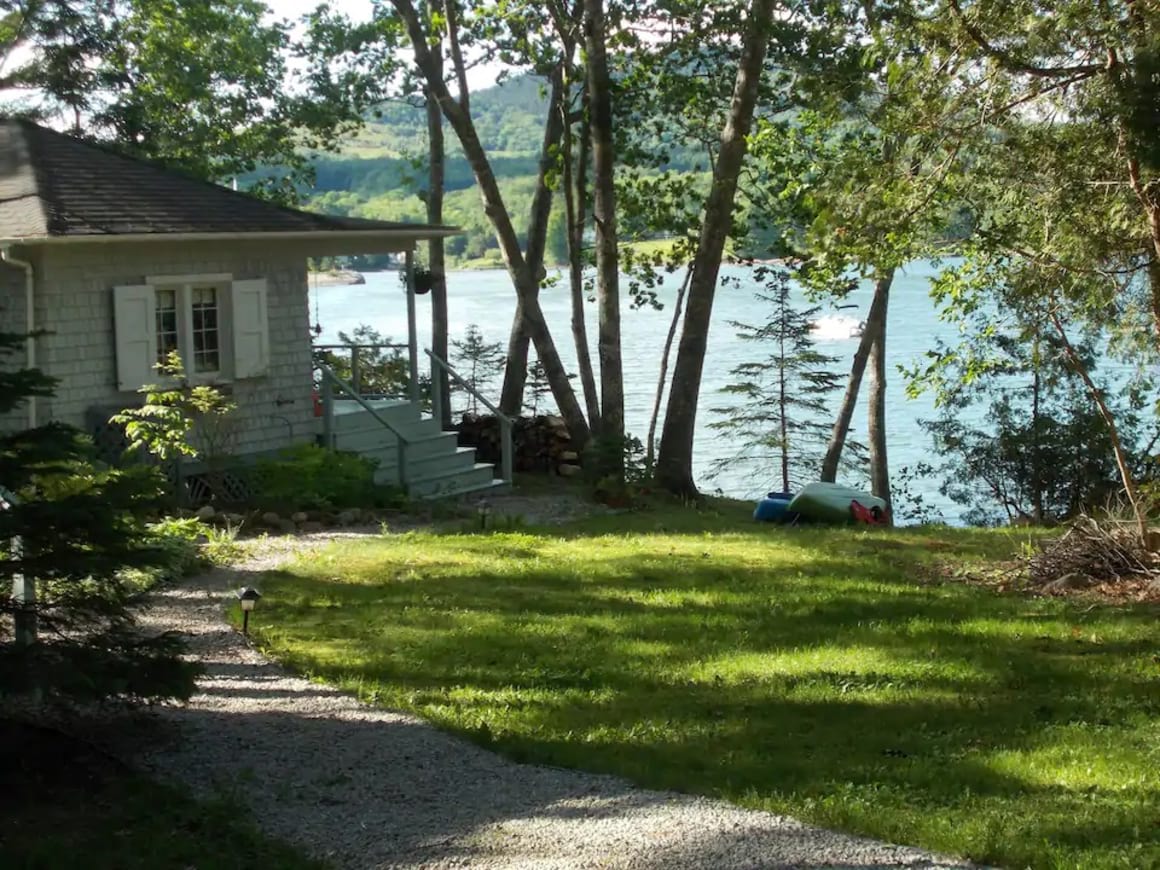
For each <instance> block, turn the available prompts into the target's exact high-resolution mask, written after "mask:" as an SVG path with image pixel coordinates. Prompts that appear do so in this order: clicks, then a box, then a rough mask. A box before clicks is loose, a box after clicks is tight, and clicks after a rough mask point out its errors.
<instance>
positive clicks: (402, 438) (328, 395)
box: [314, 362, 410, 492]
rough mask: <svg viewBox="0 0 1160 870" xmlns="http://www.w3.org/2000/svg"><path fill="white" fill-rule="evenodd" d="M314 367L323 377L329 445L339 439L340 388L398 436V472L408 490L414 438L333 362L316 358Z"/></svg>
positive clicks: (325, 436)
mask: <svg viewBox="0 0 1160 870" xmlns="http://www.w3.org/2000/svg"><path fill="white" fill-rule="evenodd" d="M314 367H315V368H316V369H317V370H318V372H319V375H320V376H321V377H320V379H319V381H320V382H319V398H320V399H321V401H322V439H323V444H324V446H325V447H326V449H327V450H333V449H334V448H335V443H336V436H337V432H336V429H335V419H334V416H335V415H334V398H335V395H334V394H335V389H336V388H337V389H338V390H340V391H341V392H342V393H344V394H345V396H344V398H348V399H352V400H353V401H355V402H357V403H358V404H359V405H360V406H361V407H362V408H363V410H365V411H367V412H369V413H370V415H371V417H373V418H374V420H375V421H376V422H377V423H378V424H379V425H380V426H382V427H383V428H384V429H386V430H387V431H388V432H390V433H391V434H392V435H394V436H395V444H396V446H397V448H398V452H397V453H396V456H395V459H396V462H395V466H396V470H397V472H398V481H399V486H400V487H401V488H402V489H403V491H404V492H406V491H407V487H408V484H409V482H410V481H409V480H408V475H407V446H408V444H409V443H410V442H409V441H408V440H407V436H406V435H404V434H403V433H402V432H400V431H399V429H398V428H397V427H396V426H395V425H394V424H393V423H391V421H390V420H388V419H387V418H386V417H384V416H383V415H382V414H380V413H379V412H378V409H376V408H375V406H374V405H372V404H371V403H370V402H368V401H367V400H366V399H364V398H363V397H362V396H361V395H359V393H358V391H357V390H356V389H355V388H354V385H353V384H349V383H347V382H346V381H344V380H343V379H342V378H340V377H339V376H338V375H336V374H335V373H334V369H332V368H331V367H330V366H328V365H326V364H325V363H321V362H316V363H315V364H314Z"/></svg>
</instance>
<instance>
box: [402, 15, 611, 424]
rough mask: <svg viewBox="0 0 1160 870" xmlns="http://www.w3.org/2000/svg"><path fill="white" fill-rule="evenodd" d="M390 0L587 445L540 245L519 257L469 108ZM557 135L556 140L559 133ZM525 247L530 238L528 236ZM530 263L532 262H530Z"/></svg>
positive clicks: (555, 389)
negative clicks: (543, 281) (551, 325)
mask: <svg viewBox="0 0 1160 870" xmlns="http://www.w3.org/2000/svg"><path fill="white" fill-rule="evenodd" d="M391 4H392V5H393V6H394V8H395V11H396V12H397V13H398V14H399V17H400V18H401V19H402V20H403V22H404V23H405V25H406V27H407V32H408V35H409V37H410V41H411V48H412V50H413V51H414V52H415V63H416V64H417V65H418V67H419V69H420V70H421V71H422V73H423V76H424V79H425V81H426V84H427V87H428V89H429V90H430V91H431V93H432V94H434V95H435V97H436V99H437V100H438V102H439V106H440V108H441V109H442V110H443V117H444V118H446V119H447V122H448V123H449V124H450V125H451V128H452V129H453V130H454V131H455V135H456V136H457V137H458V139H459V144H460V146H461V147H462V148H463V153H464V156H465V157H466V158H467V162H468V164H469V165H470V166H471V171H472V174H473V175H474V176H475V181H476V184H478V185H479V190H480V196H481V197H482V198H483V202H484V209H485V211H486V213H487V216H488V218H489V219H490V220H491V222H492V225H493V226H494V227H495V234H496V240H497V241H498V242H499V246H500V250H501V251H502V253H503V258H504V263H505V265H506V266H507V269H508V274H509V275H510V276H511V279H512V284H513V285H514V286H515V290H516V294H517V296H518V297H519V302H520V305H521V306H522V308H523V315H522V318H523V323H524V327H523V328H524V330H525V331H526V332H527V334H528V335H529V336H530V337H531V339H532V341H534V342H535V345H536V355H537V356H538V357H539V359H540V362H541V363H542V364H543V366H544V373H545V374H546V375H547V378H548V384H549V386H550V387H551V388H552V397H553V398H554V399H555V400H556V405H557V407H558V408H559V409H560V415H561V416H562V417H563V418H564V422H565V424H566V425H567V427H568V433H569V435H570V437H571V438H572V440H573V442H574V443H575V444H577V445H579V446H583V445H586V444H587V443H588V439H589V430H588V423H587V421H586V420H585V419H584V412H583V411H582V410H581V409H580V405H579V403H578V402H577V401H576V394H575V392H574V391H573V390H572V384H571V382H570V381H569V380H568V373H567V372H566V371H565V370H564V364H563V362H562V361H561V360H560V354H559V352H558V351H557V350H556V345H555V342H554V341H553V340H552V334H551V331H550V330H549V329H548V323H547V321H546V320H545V318H544V312H543V310H542V309H541V308H540V303H539V298H538V296H539V290H540V271H541V270H542V269H543V263H542V256H543V245H541V246H540V254H541V262H538V263H535V264H532V263H530V262H529V261H528V260H526V259H525V258H524V255H523V252H522V251H521V250H520V244H519V236H518V235H517V234H516V230H515V226H514V225H513V224H512V220H511V215H510V214H509V212H508V210H507V206H506V205H505V204H504V201H503V195H502V194H501V193H500V189H499V183H498V182H497V181H496V177H495V172H494V171H493V170H492V168H491V162H490V161H489V160H488V159H487V152H486V151H484V148H483V145H482V143H481V142H480V140H479V134H478V132H477V131H476V129H475V124H474V122H473V121H472V120H471V116H470V114H468V113H467V112H466V111H464V109H463V107H462V106H461V105H460V104H459V103H457V102H456V101H455V99H454V98H453V97H452V96H451V93H450V92H449V91H448V90H447V84H446V82H445V81H444V80H443V76H442V73H441V69H440V67H439V66H438V65H436V64H435V63H434V61H433V59H432V56H431V51H430V48H429V46H428V43H427V34H426V32H425V30H424V28H423V23H422V21H421V20H420V18H419V15H418V13H417V12H416V11H415V6H414V4H413V3H412V2H411V0H391ZM457 72H458V70H457ZM553 114H555V109H554V110H553ZM551 117H552V116H551V115H549V124H548V128H547V129H545V139H547V136H548V129H550V128H551V127H552V126H553V123H552V122H551V120H550V119H551ZM556 126H557V128H558V126H559V125H558V124H557V125H556ZM556 141H557V142H558V139H557V140H556ZM546 150H548V149H546ZM548 205H549V206H550V205H551V202H550V200H549V203H548ZM533 211H535V209H533ZM544 223H545V226H544V227H543V231H544V233H545V235H546V232H547V226H546V223H547V222H546V220H545V221H544ZM531 235H532V231H531V228H529V238H530V237H531ZM530 248H531V244H530V242H529V249H530ZM533 265H534V267H535V268H532V266H533ZM523 376H524V378H526V377H527V368H526V366H525V368H524V372H523ZM522 393H523V391H522V389H521V390H520V396H521V398H522ZM517 411H518V403H517Z"/></svg>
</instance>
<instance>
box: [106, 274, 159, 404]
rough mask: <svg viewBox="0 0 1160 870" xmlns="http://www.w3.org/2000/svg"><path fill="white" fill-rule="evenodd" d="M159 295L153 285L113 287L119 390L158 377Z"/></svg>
mask: <svg viewBox="0 0 1160 870" xmlns="http://www.w3.org/2000/svg"><path fill="white" fill-rule="evenodd" d="M156 311H157V297H156V294H155V293H154V291H153V286H152V285H151V284H130V285H125V286H122V287H114V288H113V327H114V331H115V334H116V348H117V389H119V390H124V391H130V390H137V389H140V388H141V387H142V386H144V385H145V384H148V383H154V382H156V380H157V370H156V369H155V368H154V366H156V365H157V314H156Z"/></svg>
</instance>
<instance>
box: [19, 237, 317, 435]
mask: <svg viewBox="0 0 1160 870" xmlns="http://www.w3.org/2000/svg"><path fill="white" fill-rule="evenodd" d="M39 250H40V252H41V254H42V256H41V257H40V258H39V263H38V269H37V281H36V294H37V297H36V308H37V318H38V325H39V326H40V327H42V328H44V329H46V330H49V331H50V333H51V334H50V335H48V336H46V337H45V338H44V339H42V340H41V350H40V361H41V364H42V366H43V368H44V369H45V371H47V372H48V373H49V374H51V375H53V376H54V377H56V378H59V379H60V384H59V386H58V387H57V390H56V395H55V396H54V397H53V398H52V399H51V400H49V402H48V403H47V408H46V411H47V413H46V414H42V419H48V418H51V419H54V420H58V421H61V422H64V423H69V424H71V425H75V426H79V427H81V428H85V429H90V428H91V424H92V422H93V421H94V420H103V419H107V418H108V416H110V415H111V414H112V413H115V412H116V411H118V410H120V409H122V408H125V407H127V406H129V405H132V404H136V403H139V401H140V397H139V396H138V395H137V394H136V393H132V392H129V393H125V392H121V391H119V390H118V389H117V381H116V358H115V331H114V323H113V291H112V288H113V287H115V286H118V285H122V284H141V283H144V281H145V277H146V276H147V275H192V274H216V273H229V274H231V275H232V276H233V277H234V278H235V279H246V278H265V279H266V281H267V292H268V317H269V341H270V367H269V373H268V374H267V375H265V376H263V377H258V378H247V379H244V380H239V381H236V382H235V383H233V384H232V385H231V386H230V390H231V391H232V394H233V398H234V401H235V402H236V403H237V405H238V411H237V421H238V427H239V429H238V434H237V443H236V447H235V451H236V452H237V453H252V452H260V451H267V450H274V449H277V448H280V447H285V446H287V445H289V444H294V443H302V442H306V441H310V440H312V439H313V438H314V436H315V433H316V432H317V429H318V425H317V422H316V419H315V417H314V409H313V402H312V398H311V389H312V378H311V357H310V334H309V331H308V330H309V310H308V300H307V283H306V261H305V256H306V255H305V253H304V252H303V251H302V249H301V247H300V246H298V247H295V246H293V245H287V244H285V243H281V244H262V243H254V242H229V241H223V242H197V243H183V244H175V243H172V242H155V243H145V244H132V245H130V244H78V245H59V246H53V247H45V248H41V249H39ZM17 274H18V277H20V279H21V280H22V276H19V273H17ZM5 290H7V287H6V286H5ZM7 296H8V294H7V292H5V299H7Z"/></svg>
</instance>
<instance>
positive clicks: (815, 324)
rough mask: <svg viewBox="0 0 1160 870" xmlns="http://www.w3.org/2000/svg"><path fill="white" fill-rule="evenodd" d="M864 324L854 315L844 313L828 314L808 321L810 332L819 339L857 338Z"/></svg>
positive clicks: (841, 339) (840, 339)
mask: <svg viewBox="0 0 1160 870" xmlns="http://www.w3.org/2000/svg"><path fill="white" fill-rule="evenodd" d="M864 326H865V324H864V323H863V322H862V321H861V320H859V319H858V318H856V317H850V316H848V315H845V314H829V315H826V316H825V317H819V318H818V319H817V320H814V321H812V322H811V323H810V332H812V333H813V335H814V338H815V339H817V340H819V341H843V340H844V339H847V338H859V337H860V336H861V335H862V329H863V327H864Z"/></svg>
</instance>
